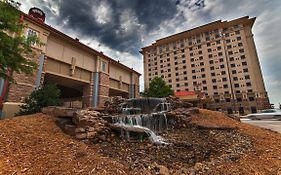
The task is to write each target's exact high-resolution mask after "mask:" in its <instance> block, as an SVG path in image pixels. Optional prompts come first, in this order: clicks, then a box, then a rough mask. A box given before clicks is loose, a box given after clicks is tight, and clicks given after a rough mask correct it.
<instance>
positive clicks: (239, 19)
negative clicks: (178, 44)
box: [139, 16, 256, 54]
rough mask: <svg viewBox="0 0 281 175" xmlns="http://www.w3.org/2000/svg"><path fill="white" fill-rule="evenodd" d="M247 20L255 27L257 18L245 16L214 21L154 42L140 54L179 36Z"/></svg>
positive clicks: (142, 49)
mask: <svg viewBox="0 0 281 175" xmlns="http://www.w3.org/2000/svg"><path fill="white" fill-rule="evenodd" d="M246 20H248V21H247V22H248V23H250V26H251V27H252V26H253V25H254V22H255V20H256V17H253V18H249V16H243V17H241V18H237V19H233V20H230V21H227V20H226V21H222V20H217V21H213V22H210V23H207V24H204V25H201V26H198V27H195V28H192V29H189V30H186V31H183V32H179V33H176V34H173V35H170V36H167V37H164V38H161V39H158V40H156V41H155V42H153V43H152V44H151V45H149V46H146V47H143V48H141V50H140V51H139V52H140V53H141V54H143V53H144V50H146V49H148V48H151V47H154V46H157V44H158V43H159V42H166V41H167V40H169V39H173V38H175V37H179V36H182V35H186V34H190V33H191V32H197V31H199V30H204V29H207V28H209V27H212V26H215V25H220V24H221V25H225V24H227V23H231V24H236V23H239V22H243V21H244V22H246ZM156 43H157V44H156Z"/></svg>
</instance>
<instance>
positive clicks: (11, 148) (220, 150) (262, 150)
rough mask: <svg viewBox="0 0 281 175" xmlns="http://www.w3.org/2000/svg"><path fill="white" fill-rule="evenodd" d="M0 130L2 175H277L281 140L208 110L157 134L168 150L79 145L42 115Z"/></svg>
mask: <svg viewBox="0 0 281 175" xmlns="http://www.w3.org/2000/svg"><path fill="white" fill-rule="evenodd" d="M0 128H1V131H0V174H35V175H37V174H161V173H162V174H167V172H169V173H170V174H231V175H232V174H266V175H271V174H272V175H273V174H274V175H276V174H278V173H281V169H280V167H281V156H280V155H281V149H280V148H281V136H280V134H278V133H275V132H272V131H269V130H265V129H261V128H256V127H253V126H250V125H247V124H243V123H240V122H238V121H235V120H233V119H231V118H229V117H227V116H225V115H224V114H222V113H220V112H213V111H208V110H200V111H199V114H195V115H192V116H191V121H190V123H189V125H188V126H186V127H184V128H181V129H170V130H168V131H167V132H164V133H161V134H160V135H161V136H163V137H164V138H165V139H166V140H167V142H169V143H171V144H169V145H160V146H156V145H152V144H150V143H149V142H148V141H138V142H135V141H134V142H128V141H125V140H121V139H119V138H118V137H116V138H115V139H112V140H110V141H105V142H101V143H98V144H93V143H91V142H86V141H79V140H76V139H75V138H74V137H71V136H68V135H66V134H64V133H63V132H62V131H61V129H60V128H59V127H58V126H56V124H55V121H54V119H53V118H52V117H50V116H47V115H43V114H36V115H30V116H22V117H17V118H14V119H8V120H2V121H0ZM221 128H228V129H221Z"/></svg>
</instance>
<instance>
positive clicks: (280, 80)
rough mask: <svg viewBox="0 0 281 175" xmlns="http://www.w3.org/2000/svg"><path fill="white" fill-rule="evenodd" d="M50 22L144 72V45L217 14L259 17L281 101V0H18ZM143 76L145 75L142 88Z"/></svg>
mask: <svg viewBox="0 0 281 175" xmlns="http://www.w3.org/2000/svg"><path fill="white" fill-rule="evenodd" d="M18 1H19V2H20V3H21V4H22V5H21V10H22V11H24V12H26V13H27V12H28V9H29V8H31V7H34V6H36V7H39V8H41V9H42V10H43V11H44V12H45V13H46V23H47V24H49V25H51V26H52V27H54V28H56V29H58V30H60V31H62V32H64V33H66V34H68V35H70V36H71V37H73V38H76V37H77V38H79V39H80V41H81V42H83V43H84V44H87V45H89V46H91V47H92V48H94V49H96V50H99V51H103V52H104V53H105V54H106V55H108V56H110V57H112V58H114V59H116V60H120V61H121V62H122V63H124V64H126V65H127V66H129V67H133V68H134V69H135V70H137V71H138V72H140V73H143V66H142V55H141V54H140V53H139V52H138V51H139V50H140V48H142V47H144V46H147V45H149V44H151V43H152V42H154V41H155V40H156V39H159V38H162V37H165V36H168V35H171V34H175V33H177V32H181V31H185V30H188V29H191V28H193V27H197V26H199V25H203V24H205V23H209V22H212V21H215V20H219V19H221V20H231V19H235V18H239V17H242V16H250V17H257V20H256V23H255V25H254V27H253V33H254V38H255V41H256V46H257V51H258V55H259V59H260V62H261V67H262V71H263V77H264V80H265V85H266V90H267V91H268V93H269V97H270V102H271V103H274V104H276V105H277V104H278V103H279V102H281V33H280V31H281V0H83V1H79V0H56V1H53V0H18ZM142 89H143V78H141V90H142Z"/></svg>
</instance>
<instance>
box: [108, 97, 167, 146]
mask: <svg viewBox="0 0 281 175" xmlns="http://www.w3.org/2000/svg"><path fill="white" fill-rule="evenodd" d="M169 105H170V104H169V103H166V101H165V99H162V98H140V99H136V98H134V99H129V100H127V102H126V103H124V104H122V113H123V114H122V115H118V116H114V117H113V118H112V121H113V123H114V124H115V125H116V126H119V127H120V128H123V129H124V130H125V131H126V133H124V131H121V134H122V135H124V134H126V137H127V139H129V138H130V133H129V132H130V131H134V130H135V131H136V130H142V131H143V132H145V133H147V135H148V136H149V139H150V141H151V142H153V143H155V144H164V143H165V142H164V140H163V138H161V137H160V136H157V135H156V134H155V133H154V132H162V131H165V130H166V129H167V128H168V124H167V117H166V114H165V112H166V111H168V110H169Z"/></svg>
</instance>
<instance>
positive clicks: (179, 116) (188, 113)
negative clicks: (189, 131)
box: [166, 107, 199, 128]
mask: <svg viewBox="0 0 281 175" xmlns="http://www.w3.org/2000/svg"><path fill="white" fill-rule="evenodd" d="M197 113H199V109H198V108H195V107H192V108H177V109H175V110H172V111H169V112H168V113H167V114H166V116H167V117H168V120H170V121H171V120H172V121H174V122H173V127H174V128H184V127H187V126H188V124H189V123H190V121H191V117H192V115H193V114H197Z"/></svg>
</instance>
